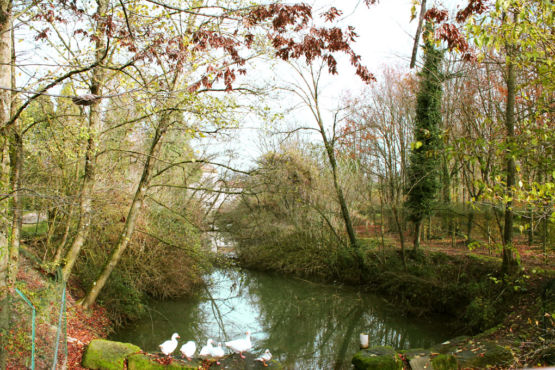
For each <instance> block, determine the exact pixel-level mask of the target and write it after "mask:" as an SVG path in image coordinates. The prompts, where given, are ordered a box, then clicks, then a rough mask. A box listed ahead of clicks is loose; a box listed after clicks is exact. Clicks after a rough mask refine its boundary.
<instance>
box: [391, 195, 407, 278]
mask: <svg viewBox="0 0 555 370" xmlns="http://www.w3.org/2000/svg"><path fill="white" fill-rule="evenodd" d="M391 210H392V211H393V216H394V219H395V223H396V224H397V230H399V242H400V243H401V258H402V260H403V267H404V268H405V270H406V269H407V259H406V256H405V236H404V234H403V229H401V222H400V221H399V214H398V212H397V206H395V205H393V206H392V207H391Z"/></svg>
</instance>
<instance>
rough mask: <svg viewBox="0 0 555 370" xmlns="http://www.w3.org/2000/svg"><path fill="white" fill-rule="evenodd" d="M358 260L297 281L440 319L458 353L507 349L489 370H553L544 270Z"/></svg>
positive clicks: (462, 261)
mask: <svg viewBox="0 0 555 370" xmlns="http://www.w3.org/2000/svg"><path fill="white" fill-rule="evenodd" d="M239 256H240V258H241V254H240V253H239ZM360 260H361V261H362V262H361V263H360V264H358V266H359V267H358V268H353V267H352V266H357V263H355V262H356V261H355V258H354V257H353V256H349V255H344V256H341V257H340V258H337V259H336V260H335V261H334V265H333V266H331V265H330V267H329V269H328V271H329V275H328V276H324V277H322V276H317V277H314V276H312V277H311V276H304V277H305V278H316V279H318V280H322V279H323V280H327V281H332V280H335V281H341V282H344V283H348V284H355V285H361V286H363V287H364V289H366V290H367V291H368V292H373V293H378V294H379V295H380V296H382V297H384V298H385V299H386V300H387V301H388V302H389V303H390V305H391V306H392V307H394V308H395V309H396V310H400V311H401V312H403V313H404V314H405V315H407V316H408V317H427V316H431V315H435V314H441V315H448V316H449V317H451V318H452V323H453V326H454V330H455V331H457V332H460V333H461V334H466V335H468V336H469V337H468V339H467V341H466V342H464V341H463V342H461V346H465V345H468V344H469V343H470V342H471V341H472V340H473V338H475V336H476V335H480V338H482V339H483V340H485V341H490V340H491V341H494V342H496V343H499V344H500V345H501V346H503V347H506V348H508V349H509V350H510V352H511V354H512V360H511V361H508V362H507V361H504V362H503V363H499V364H491V365H492V366H497V367H500V368H505V367H506V368H510V367H527V366H538V365H553V364H555V362H554V361H555V358H554V354H553V348H554V347H553V346H554V343H555V336H554V334H555V329H554V322H553V316H552V315H553V313H554V312H555V298H554V296H553V294H554V293H553V285H554V283H553V281H554V280H553V279H554V277H555V273H554V270H553V269H552V268H551V266H550V265H547V266H544V267H546V268H545V269H542V268H541V267H538V265H537V264H533V265H531V266H528V265H527V264H523V266H522V271H521V272H520V274H519V275H518V276H515V277H513V278H507V277H504V276H501V275H500V274H499V271H500V265H501V260H500V259H499V258H495V257H490V256H487V255H483V254H476V253H471V252H468V251H467V252H466V253H464V254H462V253H460V254H459V253H451V254H448V253H445V252H444V251H431V250H423V251H422V252H420V253H417V254H414V253H412V252H409V253H407V258H406V263H405V264H403V261H402V259H401V254H400V251H399V250H397V249H389V250H387V251H383V250H379V249H376V248H365V249H363V250H362V254H361V259H360ZM247 261H248V263H247V264H246V266H247V267H249V268H253V267H254V268H256V267H259V266H260V265H261V264H256V263H253V262H254V259H253V255H252V254H251V255H250V256H249V257H248V259H247ZM266 266H267V263H266ZM274 266H276V268H270V270H274V271H280V268H279V266H280V265H279V261H277V262H275V265H274ZM461 348H462V347H461Z"/></svg>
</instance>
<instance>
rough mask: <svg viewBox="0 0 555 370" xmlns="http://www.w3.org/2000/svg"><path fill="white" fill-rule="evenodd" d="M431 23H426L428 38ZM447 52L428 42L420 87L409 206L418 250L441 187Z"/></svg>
mask: <svg viewBox="0 0 555 370" xmlns="http://www.w3.org/2000/svg"><path fill="white" fill-rule="evenodd" d="M430 32H431V26H430V25H429V24H427V25H426V32H425V34H424V40H427V39H428V37H429V34H430ZM442 60H443V53H442V52H441V51H440V50H438V49H436V48H435V47H434V46H433V44H432V43H431V42H430V41H425V46H424V67H423V68H422V71H421V72H420V76H421V80H420V88H419V91H418V95H417V102H416V121H415V127H414V143H413V148H412V152H411V155H410V164H409V168H408V181H407V188H406V189H405V191H406V193H407V201H406V206H407V209H408V212H409V218H410V220H411V221H412V222H413V223H414V226H415V227H414V233H415V235H414V249H415V250H417V249H418V248H419V246H420V229H421V225H422V221H423V219H424V218H425V217H428V216H429V215H430V214H431V212H432V210H433V207H434V204H435V203H436V196H437V193H438V190H439V186H440V184H439V165H440V157H439V150H440V149H441V144H442V142H441V139H440V123H441V95H442V89H441V83H442V74H441V72H440V69H441V63H442Z"/></svg>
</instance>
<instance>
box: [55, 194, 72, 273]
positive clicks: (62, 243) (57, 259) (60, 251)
mask: <svg viewBox="0 0 555 370" xmlns="http://www.w3.org/2000/svg"><path fill="white" fill-rule="evenodd" d="M73 210H74V207H73V205H71V204H70V205H69V212H68V215H67V221H66V226H65V229H64V235H63V236H62V240H61V241H60V243H59V244H58V247H57V248H56V253H55V254H54V259H53V265H54V266H55V267H57V266H59V265H60V263H61V262H62V256H63V253H64V249H65V246H66V244H67V238H68V236H69V229H70V227H71V219H72V218H73Z"/></svg>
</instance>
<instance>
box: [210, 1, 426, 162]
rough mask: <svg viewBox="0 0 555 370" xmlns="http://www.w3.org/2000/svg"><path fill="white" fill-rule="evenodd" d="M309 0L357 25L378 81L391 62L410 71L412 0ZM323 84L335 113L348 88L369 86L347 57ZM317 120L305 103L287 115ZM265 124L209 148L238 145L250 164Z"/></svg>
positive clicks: (283, 73)
mask: <svg viewBox="0 0 555 370" xmlns="http://www.w3.org/2000/svg"><path fill="white" fill-rule="evenodd" d="M309 3H310V4H311V5H312V6H313V9H314V15H315V16H316V15H318V14H321V13H322V12H324V11H325V10H327V9H329V7H330V6H335V7H336V8H338V9H340V10H342V11H343V16H342V19H341V22H340V25H342V26H344V27H345V26H347V25H352V26H354V27H355V29H356V32H357V33H358V35H359V38H358V39H357V41H356V43H355V45H353V48H354V49H355V51H356V52H357V53H358V54H359V55H361V57H362V61H363V63H364V64H365V65H366V66H367V67H368V69H369V70H370V71H371V72H373V73H374V74H376V77H377V78H378V79H379V74H380V71H381V70H382V69H383V68H384V67H385V66H395V67H397V68H406V69H407V70H408V65H409V61H410V60H409V59H410V55H411V52H412V45H413V35H414V32H415V29H416V20H415V21H413V22H409V21H410V14H411V13H410V9H411V0H381V1H380V3H379V4H376V5H372V6H371V7H370V8H368V7H367V6H366V5H365V4H364V2H363V1H362V0H343V1H329V0H313V1H311V2H309ZM339 60H341V59H339ZM255 74H256V73H255ZM259 75H260V76H264V78H268V79H271V80H273V81H274V82H283V81H284V80H289V81H291V79H294V78H295V76H296V75H295V74H294V73H293V72H292V70H291V69H290V68H289V69H288V68H287V67H285V66H274V70H273V71H272V72H268V71H265V72H261V73H259ZM323 85H324V86H325V88H324V89H323V90H322V91H323V92H324V95H325V96H324V97H323V100H325V102H326V103H325V104H324V105H325V106H326V107H327V108H329V110H328V111H329V112H331V111H332V110H333V109H335V108H337V107H338V105H339V103H340V98H341V96H344V95H345V93H346V92H347V91H349V92H350V95H356V94H357V92H359V91H360V90H361V89H362V88H364V84H363V83H362V82H361V80H360V79H359V78H358V77H357V76H356V75H355V73H354V68H352V67H351V66H350V65H349V63H348V61H347V60H346V58H344V59H343V61H342V63H340V66H339V75H336V76H327V77H326V79H325V82H324V84H323ZM291 99H293V98H291ZM268 104H269V105H270V106H273V107H277V108H279V107H281V108H283V109H286V108H287V106H293V105H295V104H294V102H293V100H287V99H285V100H279V101H277V102H276V101H274V102H269V103H268ZM330 115H331V113H330ZM328 117H329V115H328ZM311 119H312V118H311V116H310V114H309V111H308V109H303V108H302V107H299V108H297V109H296V110H295V111H294V112H293V113H291V114H289V115H288V116H287V117H286V118H285V119H284V122H282V125H283V127H286V126H289V127H291V126H296V125H297V124H301V123H306V122H309V124H314V123H313V122H312V121H311ZM261 125H264V123H262V122H257V121H256V118H255V119H253V121H250V122H245V123H244V125H243V129H241V130H239V132H240V134H239V135H235V138H236V139H235V140H234V141H232V142H227V143H225V144H222V145H217V146H214V145H213V143H208V145H207V146H208V147H209V149H210V150H209V151H211V152H213V151H214V150H220V149H221V148H231V149H235V150H237V151H238V152H239V158H238V159H237V160H235V161H234V163H235V165H236V166H239V167H249V166H250V165H251V164H252V163H253V162H252V161H253V160H254V159H256V158H257V157H258V156H259V155H260V154H261V150H264V149H261V145H260V143H259V140H258V139H259V133H258V131H259V130H258V129H257V128H259V127H260V126H261ZM284 130H285V128H284ZM314 139H315V140H317V139H318V138H317V137H315V138H314ZM269 141H272V140H269ZM273 141H274V142H275V141H276V140H273Z"/></svg>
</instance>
